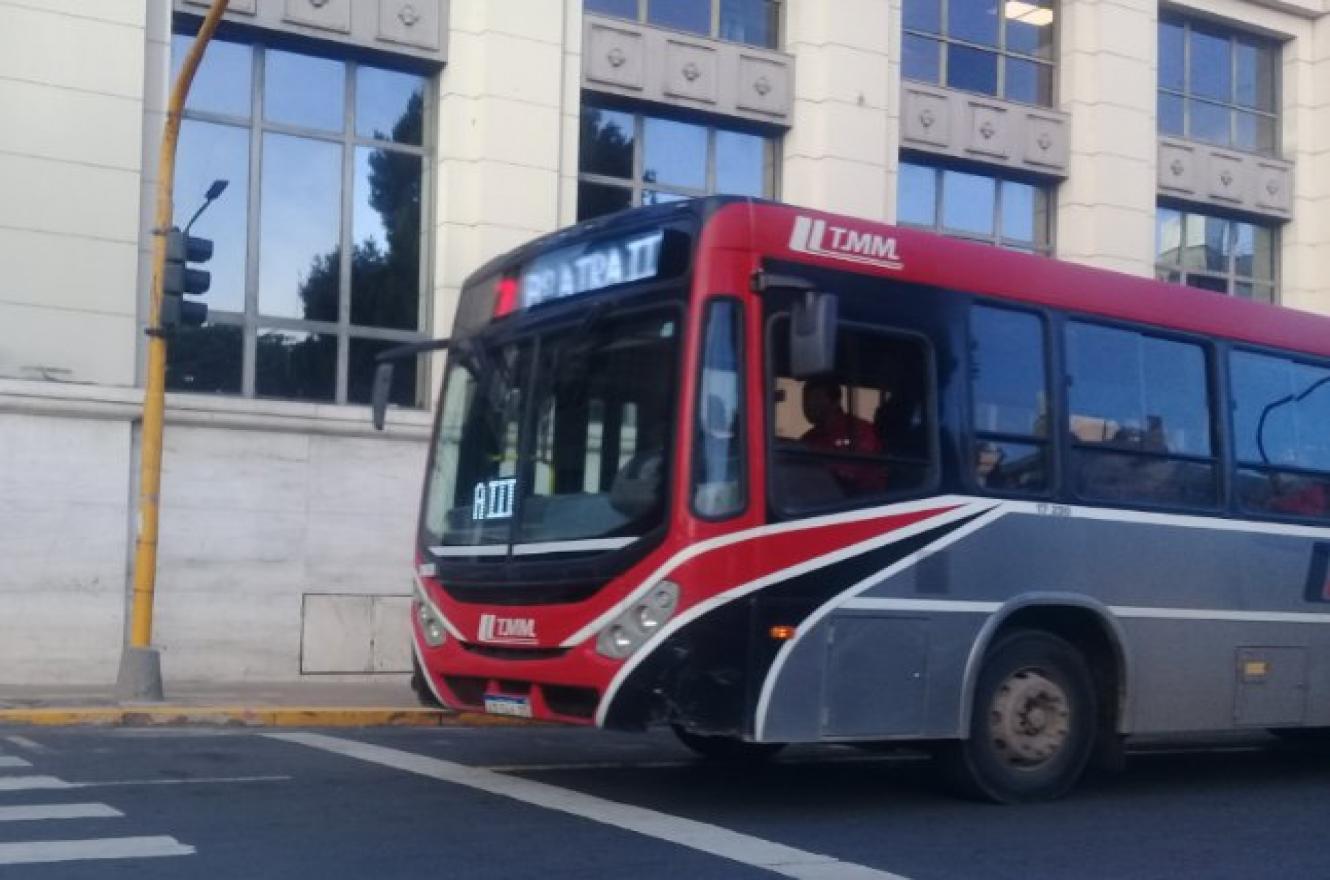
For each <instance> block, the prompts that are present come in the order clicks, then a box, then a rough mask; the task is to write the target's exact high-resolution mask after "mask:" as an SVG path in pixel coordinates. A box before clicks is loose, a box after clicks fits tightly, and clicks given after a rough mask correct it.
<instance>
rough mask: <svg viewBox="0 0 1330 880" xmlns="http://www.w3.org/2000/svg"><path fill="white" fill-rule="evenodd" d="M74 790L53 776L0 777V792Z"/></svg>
mask: <svg viewBox="0 0 1330 880" xmlns="http://www.w3.org/2000/svg"><path fill="white" fill-rule="evenodd" d="M57 788H74V786H72V785H70V784H69V783H68V782H65V781H64V780H63V779H57V778H56V777H54V776H0V791H33V790H35V789H57Z"/></svg>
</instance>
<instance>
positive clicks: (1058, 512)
mask: <svg viewBox="0 0 1330 880" xmlns="http://www.w3.org/2000/svg"><path fill="white" fill-rule="evenodd" d="M1034 512H1035V513H1037V514H1039V515H1040V516H1071V508H1070V507H1068V506H1067V505H1065V504H1049V503H1048V502H1047V501H1041V502H1039V503H1038V504H1036V505H1035V506H1034Z"/></svg>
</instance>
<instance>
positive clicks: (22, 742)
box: [5, 734, 51, 753]
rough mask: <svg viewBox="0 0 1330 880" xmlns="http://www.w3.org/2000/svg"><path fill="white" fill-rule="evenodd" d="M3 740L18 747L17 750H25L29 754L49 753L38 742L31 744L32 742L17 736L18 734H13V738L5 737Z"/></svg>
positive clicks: (47, 749) (45, 747)
mask: <svg viewBox="0 0 1330 880" xmlns="http://www.w3.org/2000/svg"><path fill="white" fill-rule="evenodd" d="M5 739H7V740H9V741H10V742H11V743H13V744H14V745H16V746H18V747H19V748H21V749H27V750H28V751H30V752H39V753H40V752H49V751H51V749H50V748H49V747H47V746H44V745H42V744H41V743H39V742H33V741H32V740H30V739H28V738H27V737H26V736H19V735H18V734H15V735H13V736H7V737H5Z"/></svg>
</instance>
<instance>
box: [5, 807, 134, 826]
mask: <svg viewBox="0 0 1330 880" xmlns="http://www.w3.org/2000/svg"><path fill="white" fill-rule="evenodd" d="M123 815H125V814H124V813H122V812H120V811H119V810H117V809H116V808H115V807H109V806H107V805H106V804H32V805H31V806H17V807H0V822H33V821H40V820H44V819H116V818H119V817H120V816H123Z"/></svg>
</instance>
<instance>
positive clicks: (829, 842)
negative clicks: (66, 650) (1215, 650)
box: [0, 728, 1330, 880]
mask: <svg viewBox="0 0 1330 880" xmlns="http://www.w3.org/2000/svg"><path fill="white" fill-rule="evenodd" d="M1328 815H1330V758H1313V757H1308V756H1305V755H1294V754H1291V753H1289V752H1286V751H1283V750H1280V749H1276V748H1271V747H1266V746H1264V745H1263V744H1260V743H1257V744H1246V745H1240V746H1234V745H1231V744H1230V745H1229V746H1228V747H1227V748H1225V749H1224V750H1200V751H1192V750H1187V751H1177V750H1169V751H1154V752H1149V753H1140V754H1133V755H1132V757H1131V758H1130V759H1129V762H1128V767H1127V770H1126V772H1124V773H1123V774H1121V775H1118V776H1114V777H1109V778H1101V779H1096V780H1092V781H1090V782H1089V783H1088V784H1086V785H1084V786H1083V787H1082V788H1081V789H1080V790H1079V791H1077V792H1076V793H1075V794H1074V795H1073V796H1072V797H1071V798H1070V799H1068V800H1066V801H1062V802H1059V803H1055V804H1044V805H1037V806H1024V807H994V806H988V805H983V804H974V803H966V802H961V801H957V800H954V799H952V798H951V797H949V796H948V795H946V794H945V793H943V792H942V791H941V790H940V789H939V788H938V786H937V785H936V783H935V782H934V779H933V776H932V774H931V772H930V767H929V765H928V763H927V761H925V760H921V759H920V758H918V757H917V756H911V755H908V754H905V755H873V754H866V753H862V752H857V751H854V750H850V749H842V748H832V749H821V750H818V749H798V750H791V751H790V752H788V753H787V754H786V755H785V756H784V757H783V758H782V759H781V760H779V761H777V762H776V763H774V764H771V765H769V766H766V767H762V768H751V767H743V766H715V765H705V764H701V763H698V762H695V761H693V760H692V759H691V758H690V757H689V755H688V754H687V753H686V752H685V751H684V750H683V749H682V747H680V746H678V745H676V744H675V743H674V741H673V739H672V738H671V737H670V736H669V735H668V734H662V735H650V736H623V735H616V734H607V733H602V732H598V731H588V730H567V729H557V728H540V729H511V728H507V729H493V728H470V729H455V730H447V729H445V730H438V729H384V730H359V731H334V730H329V731H295V732H286V731H272V730H269V731H256V730H243V731H231V730H207V729H182V730H169V729H146V730H89V729H69V730H44V729H24V730H18V729H11V730H3V729H0V878H8V877H25V878H27V877H31V878H37V880H42V878H93V877H96V878H107V877H122V876H123V877H134V878H136V880H153V878H168V877H169V878H178V877H190V878H214V877H225V878H278V877H281V878H288V877H301V878H305V877H314V878H357V880H362V878H366V877H372V878H391V877H422V876H429V877H448V878H486V880H488V878H494V880H500V878H501V880H521V878H540V880H558V878H572V877H577V878H586V877H597V878H599V877H612V878H626V880H680V878H686V880H709V878H772V877H781V876H787V877H797V878H805V880H899V878H910V880H942V878H971V877H982V878H1013V880H1015V878H1020V880H1042V878H1087V880H1091V878H1114V880H1119V878H1155V877H1157V878H1170V880H1175V878H1188V877H1194V878H1206V880H1219V878H1230V877H1232V878H1239V877H1240V878H1244V880H1246V878H1254V877H1278V878H1280V880H1292V878H1318V880H1324V878H1330V844H1328V843H1327V827H1328V826H1327V816H1328Z"/></svg>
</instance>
